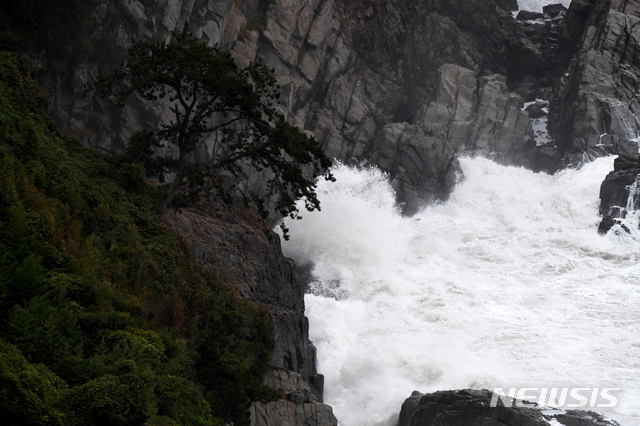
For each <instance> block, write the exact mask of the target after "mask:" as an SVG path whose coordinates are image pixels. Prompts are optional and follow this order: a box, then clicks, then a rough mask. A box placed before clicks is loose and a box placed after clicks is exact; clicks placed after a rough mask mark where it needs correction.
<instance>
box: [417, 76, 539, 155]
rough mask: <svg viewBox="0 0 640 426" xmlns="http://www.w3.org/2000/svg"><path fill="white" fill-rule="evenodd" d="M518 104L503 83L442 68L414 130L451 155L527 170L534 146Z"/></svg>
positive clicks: (502, 79)
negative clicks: (482, 157)
mask: <svg viewBox="0 0 640 426" xmlns="http://www.w3.org/2000/svg"><path fill="white" fill-rule="evenodd" d="M521 103H522V99H521V98H520V96H519V95H517V94H515V93H510V92H508V91H507V85H506V77H504V76H501V75H498V74H491V75H488V76H484V77H477V76H476V73H474V72H473V71H471V70H469V69H466V68H463V67H460V66H458V65H452V64H446V65H443V66H442V67H441V68H440V80H439V82H438V86H437V88H436V91H435V94H434V96H433V99H432V100H431V102H429V103H428V104H425V105H424V106H423V107H422V108H421V109H420V110H419V111H418V113H417V114H416V124H418V125H419V126H421V127H422V128H423V129H424V130H425V132H426V133H427V134H430V135H437V136H440V137H441V138H442V139H444V140H446V141H448V142H449V143H450V144H451V146H452V147H453V148H454V149H460V148H464V149H465V150H466V151H470V152H475V153H483V154H487V155H491V156H493V157H494V158H496V159H497V160H499V161H502V162H504V163H510V164H520V165H529V166H530V165H531V161H532V159H533V149H534V147H535V140H534V136H533V129H532V127H531V121H530V120H529V116H528V114H527V113H526V112H524V111H522V110H521V109H520V104H521Z"/></svg>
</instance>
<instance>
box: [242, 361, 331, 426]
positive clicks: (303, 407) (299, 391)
mask: <svg viewBox="0 0 640 426" xmlns="http://www.w3.org/2000/svg"><path fill="white" fill-rule="evenodd" d="M265 383H266V384H267V385H268V386H270V387H272V388H274V389H276V390H279V391H280V392H281V393H282V394H283V398H282V399H280V400H278V401H274V402H256V403H254V404H253V405H252V406H251V425H252V426H282V425H313V426H337V424H338V420H337V419H336V417H335V416H334V415H333V410H332V409H331V407H330V406H328V405H325V404H322V403H321V402H320V401H318V399H317V398H316V396H315V394H314V393H313V392H312V391H311V388H310V387H309V385H308V384H307V383H306V382H305V381H304V379H303V378H302V376H300V375H299V374H297V373H294V372H292V371H285V370H271V371H270V372H268V373H267V374H266V376H265Z"/></svg>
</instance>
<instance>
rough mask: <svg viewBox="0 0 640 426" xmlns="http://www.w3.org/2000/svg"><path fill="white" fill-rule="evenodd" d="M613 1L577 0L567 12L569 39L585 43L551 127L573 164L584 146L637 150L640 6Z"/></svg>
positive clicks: (553, 108)
mask: <svg viewBox="0 0 640 426" xmlns="http://www.w3.org/2000/svg"><path fill="white" fill-rule="evenodd" d="M609 3H610V2H609V1H607V0H591V1H587V0H580V1H574V2H572V4H571V7H570V8H569V11H568V13H567V21H566V31H565V37H566V40H567V41H566V42H567V43H575V42H576V40H578V43H579V45H580V48H579V50H578V51H577V52H576V55H575V57H574V58H573V61H572V63H571V65H570V67H569V70H568V72H567V74H566V77H565V78H563V79H562V80H561V81H560V83H559V86H558V88H557V90H556V95H555V96H554V98H553V99H552V102H551V105H550V131H551V133H552V135H553V136H554V137H555V139H556V140H557V141H558V145H559V149H560V152H561V153H562V154H563V155H564V156H565V157H566V163H568V164H571V163H575V162H576V161H578V160H580V159H581V158H582V155H583V153H585V152H586V153H596V154H597V153H620V154H631V153H637V152H638V140H639V139H638V136H639V135H640V120H639V119H638V117H639V114H640V99H638V97H637V92H638V88H639V87H640V83H639V82H640V61H639V60H638V58H640V26H639V25H638V24H639V23H640V14H639V11H640V9H639V8H638V2H636V1H625V2H612V3H611V4H610V5H609ZM610 7H611V9H610ZM580 22H582V27H580V25H579V23H580ZM579 37H581V39H580V38H579Z"/></svg>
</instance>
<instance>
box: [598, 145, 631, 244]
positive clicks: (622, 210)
mask: <svg viewBox="0 0 640 426" xmlns="http://www.w3.org/2000/svg"><path fill="white" fill-rule="evenodd" d="M639 177H640V158H639V157H638V155H634V156H625V155H621V156H619V157H618V158H616V159H615V160H614V162H613V171H612V172H611V173H609V174H608V175H607V177H606V178H605V179H604V181H603V182H602V185H600V214H601V215H602V216H603V217H602V221H601V222H600V226H599V227H598V233H600V234H606V233H607V232H608V231H609V230H610V229H611V228H612V227H613V226H614V225H616V224H617V225H620V226H621V228H622V229H623V230H624V231H626V232H629V229H628V228H627V227H626V226H625V225H624V224H623V223H622V222H621V221H620V220H618V218H623V219H624V218H625V217H626V216H627V209H628V208H631V209H633V210H637V209H640V188H638V185H637V182H638V178H639ZM631 190H634V191H635V193H634V194H631ZM630 195H633V197H634V198H633V205H629V204H631V202H630V200H629V197H630Z"/></svg>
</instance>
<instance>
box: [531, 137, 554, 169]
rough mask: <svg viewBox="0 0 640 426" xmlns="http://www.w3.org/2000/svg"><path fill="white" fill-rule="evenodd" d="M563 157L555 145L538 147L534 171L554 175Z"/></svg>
mask: <svg viewBox="0 0 640 426" xmlns="http://www.w3.org/2000/svg"><path fill="white" fill-rule="evenodd" d="M560 160H561V155H560V152H559V151H558V149H557V148H556V146H555V145H553V144H546V145H542V146H539V147H537V149H536V155H535V162H534V163H535V165H534V167H533V170H534V171H536V172H546V173H554V172H556V171H557V170H558V168H559V167H560Z"/></svg>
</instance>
